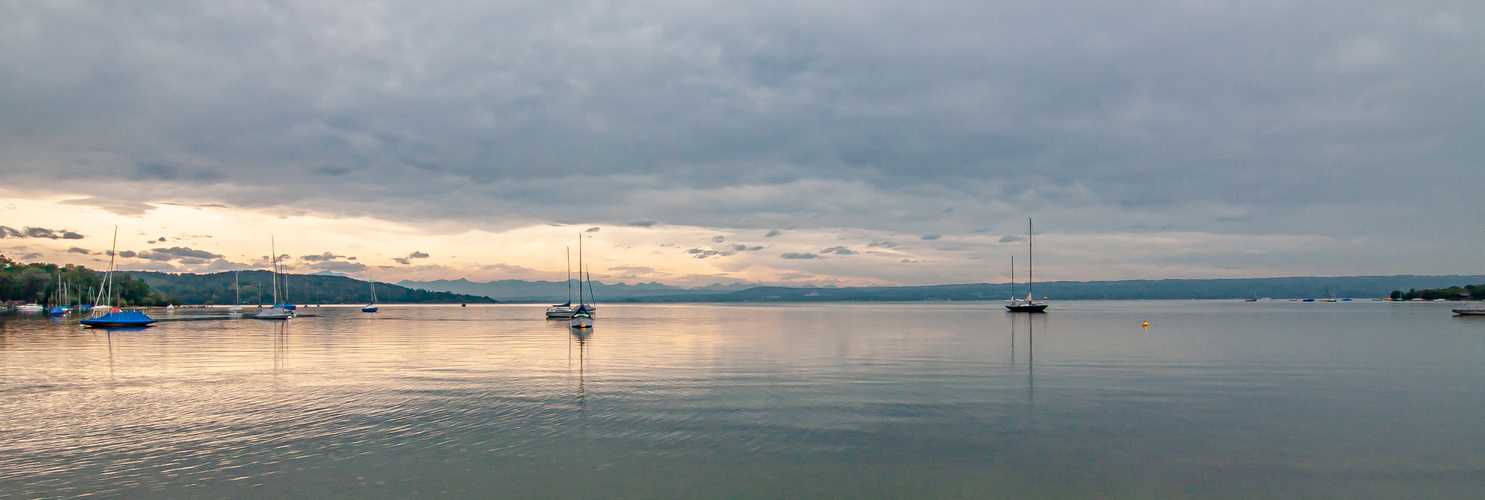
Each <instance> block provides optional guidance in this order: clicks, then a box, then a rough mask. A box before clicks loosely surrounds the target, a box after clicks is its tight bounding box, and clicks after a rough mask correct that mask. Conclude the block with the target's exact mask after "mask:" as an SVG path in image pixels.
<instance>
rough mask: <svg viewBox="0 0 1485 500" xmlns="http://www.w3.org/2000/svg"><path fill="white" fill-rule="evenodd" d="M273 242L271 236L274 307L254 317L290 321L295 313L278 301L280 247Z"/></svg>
mask: <svg viewBox="0 0 1485 500" xmlns="http://www.w3.org/2000/svg"><path fill="white" fill-rule="evenodd" d="M272 241H273V237H272V236H270V237H269V242H270V243H269V245H270V246H269V250H270V251H271V252H273V253H272V254H271V255H273V281H272V284H273V307H270V308H267V309H263V310H262V311H259V312H258V314H254V315H253V317H254V318H257V319H289V318H293V317H294V311H293V310H291V309H289V308H287V307H284V304H283V303H281V302H279V301H278V298H279V296H278V287H279V281H278V271H279V270H278V246H277V245H274V244H272Z"/></svg>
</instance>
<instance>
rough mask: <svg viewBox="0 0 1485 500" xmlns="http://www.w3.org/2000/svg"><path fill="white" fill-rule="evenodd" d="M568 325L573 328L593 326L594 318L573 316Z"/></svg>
mask: <svg viewBox="0 0 1485 500" xmlns="http://www.w3.org/2000/svg"><path fill="white" fill-rule="evenodd" d="M567 326H570V327H573V328H593V318H592V317H588V316H581V315H579V316H573V318H572V319H571V320H569V321H568V323H567Z"/></svg>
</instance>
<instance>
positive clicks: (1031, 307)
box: [1005, 304, 1047, 313]
mask: <svg viewBox="0 0 1485 500" xmlns="http://www.w3.org/2000/svg"><path fill="white" fill-rule="evenodd" d="M1005 310H1006V312H1013V313H1040V312H1047V304H1011V305H1007V306H1005Z"/></svg>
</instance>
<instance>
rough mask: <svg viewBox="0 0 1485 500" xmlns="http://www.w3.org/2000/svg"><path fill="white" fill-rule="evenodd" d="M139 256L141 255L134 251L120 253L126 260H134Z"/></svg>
mask: <svg viewBox="0 0 1485 500" xmlns="http://www.w3.org/2000/svg"><path fill="white" fill-rule="evenodd" d="M138 255H139V254H138V253H135V252H134V251H133V250H124V251H122V252H119V257H123V258H125V259H132V258H134V257H136V256H138Z"/></svg>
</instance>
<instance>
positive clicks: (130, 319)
mask: <svg viewBox="0 0 1485 500" xmlns="http://www.w3.org/2000/svg"><path fill="white" fill-rule="evenodd" d="M79 323H82V324H83V326H86V327H88V328H130V327H143V326H149V325H151V324H153V323H155V319H154V318H151V317H149V316H145V315H144V313H142V312H138V311H129V312H116V313H108V314H105V315H102V316H99V317H96V318H89V319H85V320H82V321H79Z"/></svg>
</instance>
